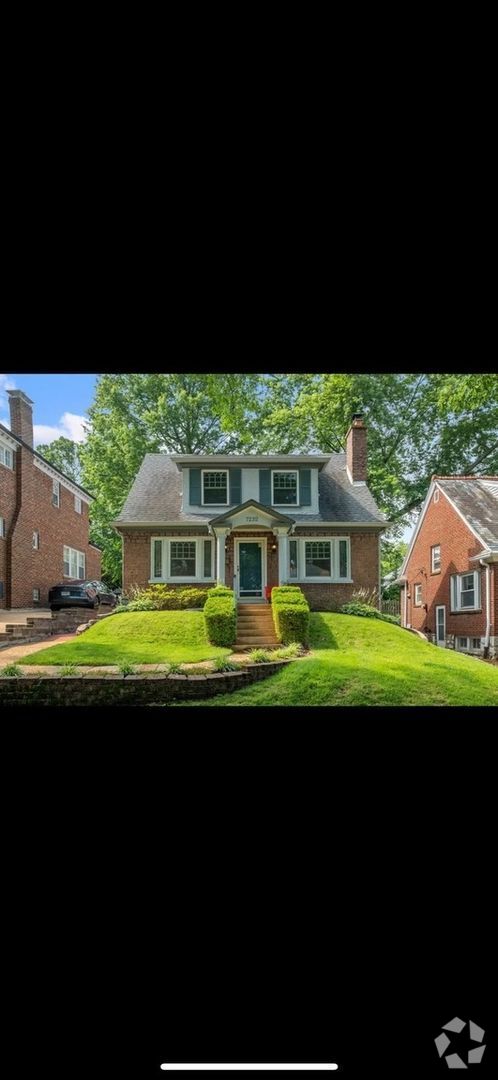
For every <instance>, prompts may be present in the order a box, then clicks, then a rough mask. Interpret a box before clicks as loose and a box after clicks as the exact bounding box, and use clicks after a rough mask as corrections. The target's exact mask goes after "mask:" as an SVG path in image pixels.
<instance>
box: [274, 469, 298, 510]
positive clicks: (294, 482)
mask: <svg viewBox="0 0 498 1080" xmlns="http://www.w3.org/2000/svg"><path fill="white" fill-rule="evenodd" d="M298 475H299V474H298V472H297V471H296V470H290V469H287V470H280V469H279V470H278V471H277V470H273V472H272V488H273V496H272V497H273V506H297V505H298V502H299V491H298Z"/></svg>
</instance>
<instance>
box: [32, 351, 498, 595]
mask: <svg viewBox="0 0 498 1080" xmlns="http://www.w3.org/2000/svg"><path fill="white" fill-rule="evenodd" d="M354 412H361V413H362V414H363V416H364V418H365V422H366V424H367V428H368V483H369V486H370V488H371V490H372V493H373V494H374V496H375V498H376V500H377V502H378V504H379V506H380V508H381V509H382V510H383V511H384V512H385V513H386V515H387V518H388V520H389V521H390V522H392V523H393V529H392V531H391V534H390V536H391V539H396V538H398V539H399V536H400V534H401V532H402V529H403V528H404V526H406V524H407V523H409V522H410V521H411V520H412V519H413V514H414V512H416V511H417V510H418V509H419V507H420V505H421V503H422V501H423V499H424V497H425V494H426V492H427V487H428V484H429V482H430V478H431V475H432V474H433V473H437V474H453V473H456V474H458V473H478V474H491V473H493V474H494V473H497V472H498V438H497V432H498V377H497V376H494V375H471V374H464V375H437V374H426V375H420V374H391V373H387V374H384V373H382V374H363V373H360V374H355V373H353V374H345V373H339V374H331V373H326V374H320V373H314V374H310V373H307V372H303V373H301V374H287V375H286V374H278V375H271V374H261V375H238V374H225V375H218V374H214V375H213V374H205V375H204V374H202V373H198V374H188V373H181V374H169V375H163V374H113V375H101V376H100V377H99V379H98V382H97V386H96V391H95V398H94V401H93V403H92V405H91V407H90V409H89V413H88V416H89V435H88V439H87V441H86V443H84V444H82V445H81V446H80V447H78V448H77V459H78V461H79V462H81V467H82V481H81V482H83V483H84V486H85V487H87V488H88V490H89V491H91V492H92V494H94V495H95V497H96V502H95V503H94V504H93V505H92V508H91V520H92V534H91V535H92V540H93V541H94V543H97V544H99V545H100V546H101V547H102V548H103V573H104V576H105V577H106V580H108V581H109V582H110V583H115V584H117V583H118V582H119V581H120V574H121V541H120V538H119V536H118V535H117V534H116V533H115V532H114V530H113V528H112V525H111V522H112V521H113V520H114V519H115V518H117V517H118V515H119V512H120V510H121V508H122V506H123V503H124V501H125V499H126V496H127V494H128V492H129V490H130V488H131V485H132V483H133V480H134V478H135V476H136V474H137V472H138V469H139V467H140V464H141V462H142V460H143V457H144V455H145V454H146V453H160V452H164V453H193V454H195V453H213V454H214V453H240V452H245V453H247V452H253V453H257V452H259V453H268V452H281V453H297V452H304V451H308V452H310V451H319V450H321V451H325V452H341V451H343V450H344V448H345V438H346V433H347V430H348V427H349V424H350V421H351V416H352V414H353V413H354ZM69 442H70V440H62V439H60V440H57V443H61V444H62V443H69ZM57 443H52V444H51V447H52V448H53V450H52V453H59V451H60V453H61V458H60V460H61V461H62V460H63V458H64V455H63V454H62V451H63V450H64V448H63V447H59V448H58V447H57ZM73 445H74V444H73ZM40 449H41V448H40ZM45 449H46V450H47V449H48V450H50V447H48V448H45ZM41 452H43V451H41ZM64 454H66V450H64ZM50 460H53V459H50ZM64 460H66V465H65V466H64V467H63V466H62V464H60V465H59V467H60V468H62V469H63V471H65V472H67V463H69V464H70V456H69V451H67V454H66V457H65V458H64ZM54 463H56V462H54ZM68 475H70V473H69V472H68Z"/></svg>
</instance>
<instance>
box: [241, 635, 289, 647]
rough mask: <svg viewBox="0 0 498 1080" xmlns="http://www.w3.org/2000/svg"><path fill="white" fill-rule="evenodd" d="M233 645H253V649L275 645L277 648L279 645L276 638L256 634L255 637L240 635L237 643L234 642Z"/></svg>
mask: <svg viewBox="0 0 498 1080" xmlns="http://www.w3.org/2000/svg"><path fill="white" fill-rule="evenodd" d="M235 644H236V645H242V644H244V645H247V646H249V645H253V646H254V647H257V646H258V645H275V646H277V645H278V644H279V643H278V641H277V639H276V638H274V637H269V636H267V635H266V634H257V636H256V637H249V636H248V635H247V634H244V635H242V634H241V635H240V637H238V638H237V641H236V642H235Z"/></svg>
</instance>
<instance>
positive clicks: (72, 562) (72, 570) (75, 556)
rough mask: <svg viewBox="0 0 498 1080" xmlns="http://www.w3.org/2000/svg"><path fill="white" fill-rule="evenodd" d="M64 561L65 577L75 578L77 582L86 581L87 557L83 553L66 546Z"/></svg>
mask: <svg viewBox="0 0 498 1080" xmlns="http://www.w3.org/2000/svg"><path fill="white" fill-rule="evenodd" d="M63 561H64V577H67V578H74V580H75V581H76V580H79V581H84V579H85V555H84V552H83V551H77V550H76V549H75V548H71V547H67V546H66V544H64V548H63Z"/></svg>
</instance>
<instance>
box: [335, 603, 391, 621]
mask: <svg viewBox="0 0 498 1080" xmlns="http://www.w3.org/2000/svg"><path fill="white" fill-rule="evenodd" d="M341 612H342V614H343V615H362V616H363V618H365V619H381V620H382V622H389V623H395V625H396V626H399V622H400V620H399V615H384V614H383V612H382V611H378V610H377V608H374V607H371V606H370V604H360V603H359V602H358V601H357V600H350V602H349V603H348V604H343V605H342V607H341Z"/></svg>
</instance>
